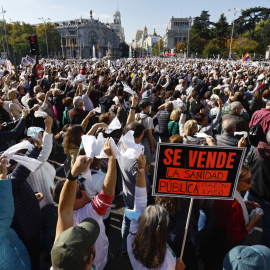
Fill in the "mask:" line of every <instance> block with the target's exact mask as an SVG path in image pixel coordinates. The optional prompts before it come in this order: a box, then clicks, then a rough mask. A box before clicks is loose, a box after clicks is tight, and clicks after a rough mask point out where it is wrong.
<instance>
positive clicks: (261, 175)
mask: <svg viewBox="0 0 270 270" xmlns="http://www.w3.org/2000/svg"><path fill="white" fill-rule="evenodd" d="M246 162H247V163H248V164H249V166H250V172H251V175H252V180H253V182H254V184H253V185H252V187H251V189H250V190H249V192H250V194H251V195H252V196H253V197H255V198H257V199H259V200H263V201H266V202H268V203H270V145H268V144H267V143H265V142H259V144H258V146H257V148H254V149H252V150H251V151H250V152H249V153H248V155H247V158H246Z"/></svg>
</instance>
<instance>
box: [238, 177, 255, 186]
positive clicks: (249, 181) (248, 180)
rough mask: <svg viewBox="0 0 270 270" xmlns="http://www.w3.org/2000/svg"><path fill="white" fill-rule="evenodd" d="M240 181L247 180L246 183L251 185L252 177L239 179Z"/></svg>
mask: <svg viewBox="0 0 270 270" xmlns="http://www.w3.org/2000/svg"><path fill="white" fill-rule="evenodd" d="M239 181H240V182H245V183H247V184H248V185H250V183H251V181H252V179H251V178H247V179H245V180H239Z"/></svg>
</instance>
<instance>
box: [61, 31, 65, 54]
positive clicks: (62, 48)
mask: <svg viewBox="0 0 270 270" xmlns="http://www.w3.org/2000/svg"><path fill="white" fill-rule="evenodd" d="M61 47H62V55H63V59H64V58H65V55H64V48H63V39H62V33H61Z"/></svg>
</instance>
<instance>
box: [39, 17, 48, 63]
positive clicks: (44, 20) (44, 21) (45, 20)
mask: <svg viewBox="0 0 270 270" xmlns="http://www.w3.org/2000/svg"><path fill="white" fill-rule="evenodd" d="M38 19H39V20H42V21H43V23H44V26H45V37H46V45H47V57H48V58H49V48H48V40H47V30H46V22H47V21H50V20H51V19H50V18H47V19H44V18H43V17H42V18H38Z"/></svg>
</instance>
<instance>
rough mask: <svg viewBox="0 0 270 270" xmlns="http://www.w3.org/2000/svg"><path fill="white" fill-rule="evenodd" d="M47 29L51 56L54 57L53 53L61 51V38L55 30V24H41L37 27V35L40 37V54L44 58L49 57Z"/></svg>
mask: <svg viewBox="0 0 270 270" xmlns="http://www.w3.org/2000/svg"><path fill="white" fill-rule="evenodd" d="M45 27H46V33H47V40H48V48H49V54H50V55H52V54H53V52H55V51H60V50H61V36H60V34H59V33H58V31H57V30H56V29H55V26H54V24H52V23H46V24H40V25H38V26H37V27H36V34H37V37H38V44H39V52H40V54H41V55H42V56H47V44H46V35H45ZM74 45H75V44H74ZM77 45H80V44H77Z"/></svg>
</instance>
